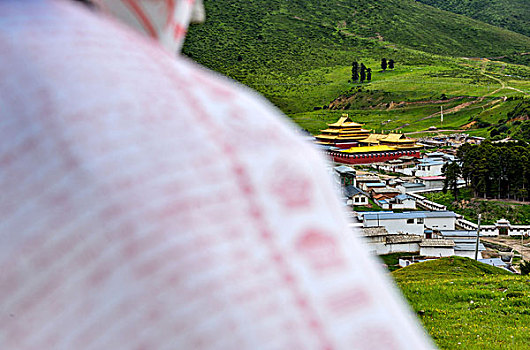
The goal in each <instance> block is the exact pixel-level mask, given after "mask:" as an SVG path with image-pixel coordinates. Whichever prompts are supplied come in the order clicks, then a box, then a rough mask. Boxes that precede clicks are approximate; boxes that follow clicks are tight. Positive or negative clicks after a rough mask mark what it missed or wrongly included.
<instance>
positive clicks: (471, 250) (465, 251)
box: [440, 230, 486, 259]
mask: <svg viewBox="0 0 530 350" xmlns="http://www.w3.org/2000/svg"><path fill="white" fill-rule="evenodd" d="M440 235H441V236H442V237H443V238H445V239H449V240H451V241H453V242H455V247H454V250H455V255H457V256H462V257H466V258H471V259H474V258H475V249H476V244H477V243H476V241H477V231H468V230H440ZM484 250H486V247H484V245H483V244H482V243H480V242H479V247H478V253H479V254H478V257H482V255H481V253H482V252H483V251H484Z"/></svg>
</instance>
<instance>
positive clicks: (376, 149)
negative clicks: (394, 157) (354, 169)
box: [343, 145, 397, 153]
mask: <svg viewBox="0 0 530 350" xmlns="http://www.w3.org/2000/svg"><path fill="white" fill-rule="evenodd" d="M396 150H397V148H396V147H391V146H386V145H377V146H362V147H352V148H349V149H347V150H345V151H343V152H345V153H367V152H385V151H396Z"/></svg>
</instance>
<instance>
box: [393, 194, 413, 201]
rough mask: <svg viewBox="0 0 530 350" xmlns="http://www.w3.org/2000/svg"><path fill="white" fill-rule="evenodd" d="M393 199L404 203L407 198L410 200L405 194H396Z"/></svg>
mask: <svg viewBox="0 0 530 350" xmlns="http://www.w3.org/2000/svg"><path fill="white" fill-rule="evenodd" d="M395 198H396V199H398V200H400V201H404V200H405V199H408V198H410V199H412V197H411V196H409V195H407V194H404V193H402V194H398V195H397V196H396V197H395Z"/></svg>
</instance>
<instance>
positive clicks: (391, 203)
mask: <svg viewBox="0 0 530 350" xmlns="http://www.w3.org/2000/svg"><path fill="white" fill-rule="evenodd" d="M377 204H378V205H379V206H380V207H381V208H383V209H385V210H387V209H390V210H393V209H400V210H403V209H406V210H413V209H416V200H415V199H414V198H412V197H411V196H408V195H406V194H399V195H397V196H395V197H394V198H390V199H383V200H378V201H377Z"/></svg>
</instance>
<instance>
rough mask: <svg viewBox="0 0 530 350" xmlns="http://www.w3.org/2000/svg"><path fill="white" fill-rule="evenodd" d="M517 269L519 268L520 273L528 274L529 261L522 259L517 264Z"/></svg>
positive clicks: (529, 269) (529, 268)
mask: <svg viewBox="0 0 530 350" xmlns="http://www.w3.org/2000/svg"><path fill="white" fill-rule="evenodd" d="M519 269H521V275H528V274H530V261H522V262H521V264H520V265H519Z"/></svg>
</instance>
